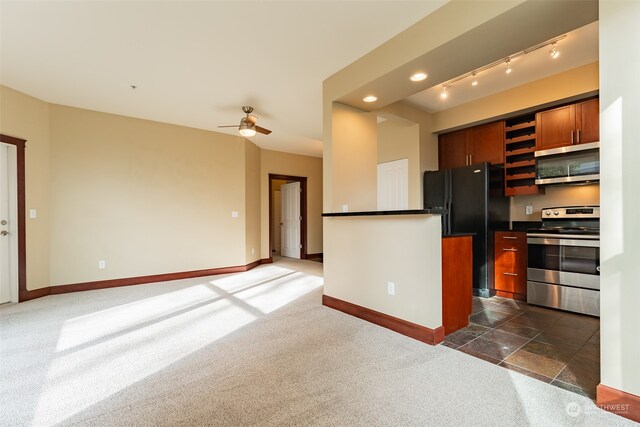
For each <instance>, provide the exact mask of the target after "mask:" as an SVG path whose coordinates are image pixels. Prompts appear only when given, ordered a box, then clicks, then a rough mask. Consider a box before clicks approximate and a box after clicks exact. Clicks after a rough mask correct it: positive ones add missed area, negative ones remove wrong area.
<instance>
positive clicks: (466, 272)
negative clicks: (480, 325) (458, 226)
mask: <svg viewBox="0 0 640 427" xmlns="http://www.w3.org/2000/svg"><path fill="white" fill-rule="evenodd" d="M472 298H473V236H450V237H443V238H442V326H443V327H444V334H445V335H449V334H450V333H452V332H455V331H457V330H458V329H462V328H464V327H466V326H468V325H469V316H471V306H472V304H471V301H472Z"/></svg>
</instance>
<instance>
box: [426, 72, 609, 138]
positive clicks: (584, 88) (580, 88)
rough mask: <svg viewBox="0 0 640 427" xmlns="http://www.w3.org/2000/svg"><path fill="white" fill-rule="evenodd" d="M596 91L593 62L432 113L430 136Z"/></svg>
mask: <svg viewBox="0 0 640 427" xmlns="http://www.w3.org/2000/svg"><path fill="white" fill-rule="evenodd" d="M598 87H599V80H598V63H597V62H594V63H592V64H587V65H584V66H582V67H578V68H574V69H571V70H568V71H565V72H562V73H558V74H554V75H552V76H549V77H546V78H544V79H540V80H536V81H533V82H530V83H527V84H524V85H521V86H518V87H515V88H513V89H509V90H506V91H503V92H500V93H497V94H494V95H490V96H487V97H484V98H481V99H478V100H476V101H472V102H468V103H466V104H463V105H459V106H457V107H453V108H449V109H447V110H443V111H440V112H437V113H434V114H433V115H432V119H433V125H432V126H433V132H443V131H445V130H448V129H452V128H456V127H460V126H464V125H468V124H471V123H476V122H480V121H486V120H488V119H492V118H499V117H502V116H504V115H507V114H511V113H513V112H514V111H521V110H526V109H529V108H531V107H536V106H539V105H544V104H547V103H550V102H554V101H557V100H559V99H565V98H571V97H575V96H578V95H581V94H585V93H593V92H594V91H597V90H598Z"/></svg>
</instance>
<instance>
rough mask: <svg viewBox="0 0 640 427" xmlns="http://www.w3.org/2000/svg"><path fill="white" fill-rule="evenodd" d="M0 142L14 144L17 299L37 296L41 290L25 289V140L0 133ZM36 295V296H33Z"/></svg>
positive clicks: (24, 299)
mask: <svg viewBox="0 0 640 427" xmlns="http://www.w3.org/2000/svg"><path fill="white" fill-rule="evenodd" d="M0 142H4V143H5V144H11V145H15V147H16V163H17V165H16V166H17V168H16V173H17V185H18V189H17V190H18V191H17V199H18V200H17V202H18V206H17V208H18V209H17V210H18V301H26V300H28V299H33V298H39V297H40V296H43V295H40V294H41V293H42V292H44V291H41V290H39V289H38V290H36V291H32V292H35V293H34V294H30V293H29V292H30V291H27V229H26V227H27V222H26V218H27V216H26V211H27V210H26V189H25V148H26V142H27V141H26V140H24V139H20V138H16V137H13V136H9V135H3V134H0ZM45 289H46V288H45ZM35 295H38V296H35Z"/></svg>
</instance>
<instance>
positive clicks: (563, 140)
mask: <svg viewBox="0 0 640 427" xmlns="http://www.w3.org/2000/svg"><path fill="white" fill-rule="evenodd" d="M575 125H576V107H575V105H566V106H564V107H559V108H554V109H553V110H547V111H542V112H540V113H538V114H536V149H538V150H546V149H547V148H555V147H563V146H565V145H571V144H573V143H574V142H575V140H576V131H575Z"/></svg>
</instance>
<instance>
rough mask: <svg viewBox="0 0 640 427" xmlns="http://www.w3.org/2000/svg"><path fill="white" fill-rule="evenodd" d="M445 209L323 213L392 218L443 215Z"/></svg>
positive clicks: (335, 215)
mask: <svg viewBox="0 0 640 427" xmlns="http://www.w3.org/2000/svg"><path fill="white" fill-rule="evenodd" d="M444 212H445V211H444V210H443V209H407V210H397V211H365V212H329V213H323V214H322V216H323V217H338V216H385V215H386V216H391V215H442V214H443V213H444Z"/></svg>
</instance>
